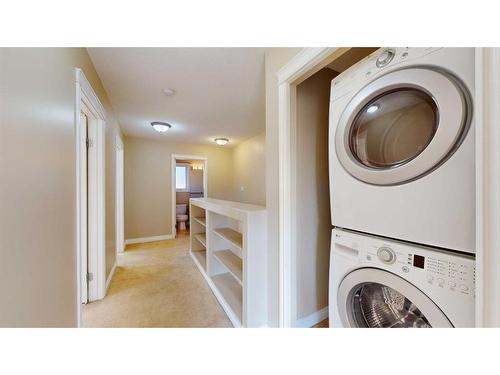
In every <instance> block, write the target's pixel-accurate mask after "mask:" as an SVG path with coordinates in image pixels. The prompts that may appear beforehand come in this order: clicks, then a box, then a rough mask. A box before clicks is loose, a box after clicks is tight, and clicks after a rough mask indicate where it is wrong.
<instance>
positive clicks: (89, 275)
mask: <svg viewBox="0 0 500 375" xmlns="http://www.w3.org/2000/svg"><path fill="white" fill-rule="evenodd" d="M92 280H94V274H93V273H90V272H87V282H88V281H92Z"/></svg>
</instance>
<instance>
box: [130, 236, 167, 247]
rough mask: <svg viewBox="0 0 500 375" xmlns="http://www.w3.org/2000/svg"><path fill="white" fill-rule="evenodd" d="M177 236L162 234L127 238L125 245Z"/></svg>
mask: <svg viewBox="0 0 500 375" xmlns="http://www.w3.org/2000/svg"><path fill="white" fill-rule="evenodd" d="M174 238H175V235H173V234H163V235H161V236H152V237H140V238H129V239H126V240H125V245H132V244H136V243H146V242H155V241H165V240H172V239H174Z"/></svg>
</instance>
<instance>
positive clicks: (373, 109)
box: [366, 104, 379, 113]
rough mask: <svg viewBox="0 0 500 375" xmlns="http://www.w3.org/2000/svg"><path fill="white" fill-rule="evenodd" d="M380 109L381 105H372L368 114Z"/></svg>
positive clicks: (368, 109)
mask: <svg viewBox="0 0 500 375" xmlns="http://www.w3.org/2000/svg"><path fill="white" fill-rule="evenodd" d="M378 109H379V105H378V104H374V105H371V106H369V107H368V108H367V110H366V112H368V113H373V112H377V111H378Z"/></svg>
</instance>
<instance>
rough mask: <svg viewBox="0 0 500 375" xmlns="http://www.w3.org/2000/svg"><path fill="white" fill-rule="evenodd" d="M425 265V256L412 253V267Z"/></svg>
mask: <svg viewBox="0 0 500 375" xmlns="http://www.w3.org/2000/svg"><path fill="white" fill-rule="evenodd" d="M424 266H425V257H423V256H422V255H416V254H414V255H413V267H418V268H422V269H424Z"/></svg>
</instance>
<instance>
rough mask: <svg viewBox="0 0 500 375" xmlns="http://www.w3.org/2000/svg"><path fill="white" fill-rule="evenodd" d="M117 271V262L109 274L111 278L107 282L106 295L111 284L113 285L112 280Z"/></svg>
mask: <svg viewBox="0 0 500 375" xmlns="http://www.w3.org/2000/svg"><path fill="white" fill-rule="evenodd" d="M115 270H116V260H115V263H114V264H113V268H111V272H110V273H109V276H108V278H107V280H106V293H105V294H108V288H109V284H111V280H112V279H113V275H114V274H115Z"/></svg>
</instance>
